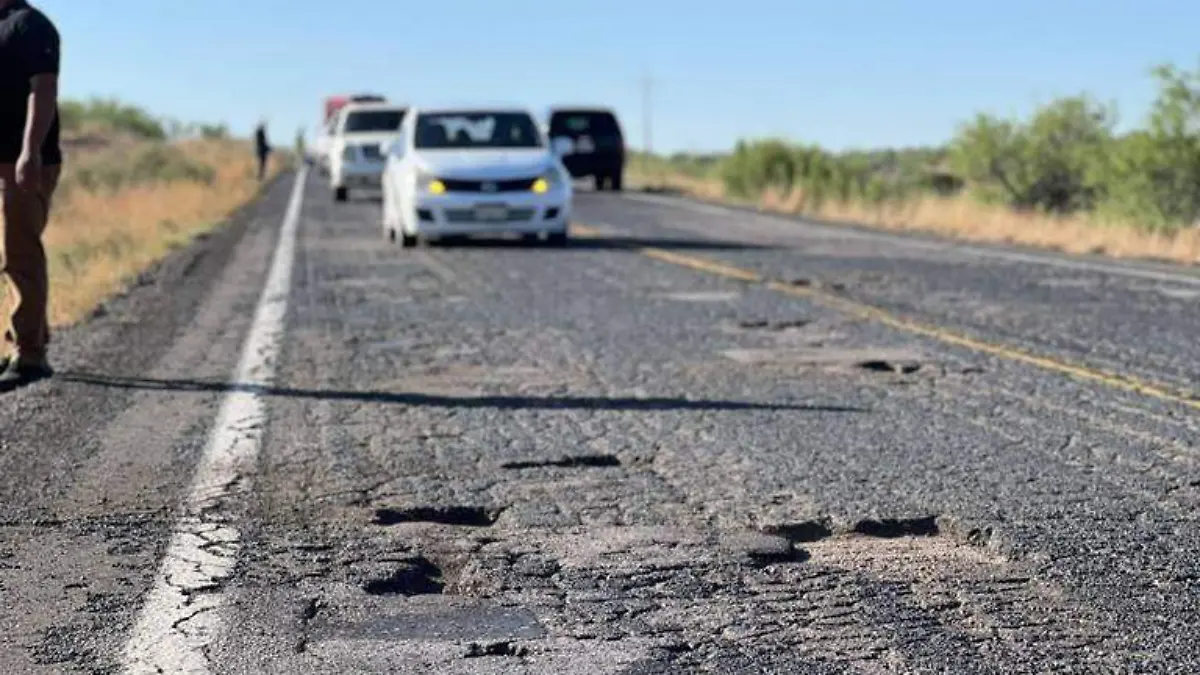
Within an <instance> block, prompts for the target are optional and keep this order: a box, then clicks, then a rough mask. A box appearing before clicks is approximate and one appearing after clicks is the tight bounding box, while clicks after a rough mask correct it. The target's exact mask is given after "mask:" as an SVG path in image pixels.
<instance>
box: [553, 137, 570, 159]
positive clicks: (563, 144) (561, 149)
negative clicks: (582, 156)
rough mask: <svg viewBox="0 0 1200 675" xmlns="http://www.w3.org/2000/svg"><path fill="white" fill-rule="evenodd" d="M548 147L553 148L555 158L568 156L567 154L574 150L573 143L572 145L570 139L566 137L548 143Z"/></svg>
mask: <svg viewBox="0 0 1200 675" xmlns="http://www.w3.org/2000/svg"><path fill="white" fill-rule="evenodd" d="M550 146H551V148H553V150H554V154H555V156H557V157H563V156H565V155H569V154H571V152H572V151H574V150H575V143H573V142H572V141H571V139H570V138H569V137H567V136H558V137H556V138H555V139H554V140H553V141H551V142H550Z"/></svg>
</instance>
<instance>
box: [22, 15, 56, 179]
mask: <svg viewBox="0 0 1200 675" xmlns="http://www.w3.org/2000/svg"><path fill="white" fill-rule="evenodd" d="M18 30H20V31H21V32H20V37H19V41H18V48H17V58H18V59H19V63H18V67H19V68H21V70H22V71H23V74H24V76H26V77H28V78H29V89H30V93H29V101H28V102H27V106H28V107H27V114H26V116H25V134H24V137H23V138H22V145H21V157H20V159H19V160H18V161H17V184H18V185H20V186H22V187H27V188H29V187H35V186H37V185H38V184H40V181H41V176H40V172H38V171H35V169H38V168H39V167H40V166H41V155H42V144H43V143H44V142H45V141H46V135H47V134H48V133H49V132H50V127H51V125H53V124H54V117H55V114H56V111H57V108H58V69H59V39H58V31H57V30H55V28H54V26H53V25H52V24H50V22H49V21H46V20H44V19H38V18H34V19H32V20H31V21H29V22H28V23H27V24H26V25H24V26H22V27H20V28H19V29H18ZM35 174H38V175H35Z"/></svg>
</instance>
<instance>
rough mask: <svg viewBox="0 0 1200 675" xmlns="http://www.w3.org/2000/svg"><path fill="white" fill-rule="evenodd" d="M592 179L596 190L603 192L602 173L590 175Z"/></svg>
mask: <svg viewBox="0 0 1200 675" xmlns="http://www.w3.org/2000/svg"><path fill="white" fill-rule="evenodd" d="M592 181H593V182H594V183H595V186H596V192H604V174H602V173H598V174H596V175H595V176H592Z"/></svg>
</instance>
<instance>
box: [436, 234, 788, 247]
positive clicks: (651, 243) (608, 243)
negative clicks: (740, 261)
mask: <svg viewBox="0 0 1200 675" xmlns="http://www.w3.org/2000/svg"><path fill="white" fill-rule="evenodd" d="M430 246H434V247H437V248H472V249H478V248H510V249H520V248H537V249H559V250H566V251H572V250H573V251H637V250H638V249H643V248H658V249H665V250H678V251H739V250H742V251H750V250H760V251H761V250H772V249H780V248H782V247H780V246H774V245H770V244H751V243H746V242H736V241H722V240H719V239H680V238H659V237H630V236H622V235H603V236H586V237H584V236H578V235H576V236H573V237H571V238H570V239H568V240H567V242H566V243H565V244H561V245H555V244H548V243H546V242H538V241H522V240H520V239H500V238H474V237H443V238H441V239H439V240H435V241H431V242H430Z"/></svg>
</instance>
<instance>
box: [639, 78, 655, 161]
mask: <svg viewBox="0 0 1200 675" xmlns="http://www.w3.org/2000/svg"><path fill="white" fill-rule="evenodd" d="M653 89H654V78H653V77H651V76H650V75H646V76H645V77H643V78H642V152H643V153H645V156H644V158H643V159H642V161H643V162H644V163H645V167H644V169H645V170H646V173H647V174H649V169H650V154H651V153H652V152H653V151H654V149H653V146H652V145H651V139H652V138H653V136H652V134H651V124H652V116H651V107H650V104H651V101H650V95H651V93H652V92H653Z"/></svg>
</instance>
